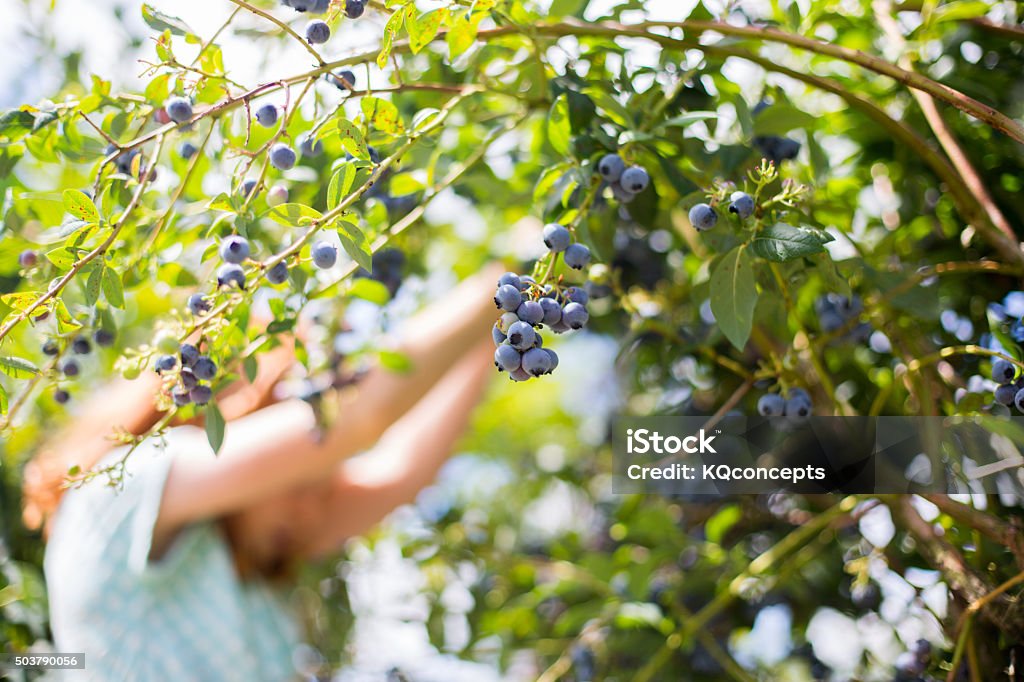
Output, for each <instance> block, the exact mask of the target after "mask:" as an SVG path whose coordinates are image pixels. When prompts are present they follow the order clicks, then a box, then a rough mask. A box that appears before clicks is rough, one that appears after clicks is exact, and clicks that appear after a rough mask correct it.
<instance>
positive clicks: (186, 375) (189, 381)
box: [178, 367, 199, 391]
mask: <svg viewBox="0 0 1024 682" xmlns="http://www.w3.org/2000/svg"><path fill="white" fill-rule="evenodd" d="M178 378H179V379H180V380H181V387H182V388H184V389H185V390H186V391H191V390H192V389H193V388H195V387H196V386H198V385H199V379H197V378H196V375H195V373H194V372H193V371H192V370H191V369H189V368H187V367H186V368H184V369H182V370H181V373H180V374H178Z"/></svg>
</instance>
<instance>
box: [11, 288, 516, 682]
mask: <svg viewBox="0 0 1024 682" xmlns="http://www.w3.org/2000/svg"><path fill="white" fill-rule="evenodd" d="M499 274H500V270H494V269H493V268H492V269H489V270H487V271H486V272H484V273H481V274H480V275H479V276H476V277H473V278H471V279H470V280H467V281H465V282H463V283H462V284H461V285H459V286H458V287H456V288H455V289H454V290H453V291H452V292H451V294H450V295H448V296H447V297H445V298H444V299H443V300H441V301H439V302H438V303H436V304H434V305H432V306H431V307H430V308H428V309H427V310H425V311H423V312H422V313H420V314H419V315H417V316H416V317H414V318H413V319H412V320H410V321H409V323H408V324H407V325H406V326H405V327H404V329H403V331H402V333H401V335H400V337H399V339H398V342H397V348H396V349H397V350H398V351H400V352H401V353H403V354H404V355H405V356H407V357H408V358H409V360H410V363H411V369H410V370H409V371H408V372H406V373H403V374H397V373H393V372H390V371H388V370H386V369H383V368H373V369H371V370H370V371H369V372H368V373H367V374H366V375H365V376H364V377H363V379H362V380H361V381H360V382H359V383H358V385H357V386H355V387H352V388H348V389H345V390H343V391H342V392H341V393H340V394H339V396H338V405H339V408H338V412H337V415H336V418H335V419H334V421H333V423H332V425H331V426H330V427H329V428H327V430H326V431H324V432H321V433H317V430H316V425H315V422H314V419H313V416H312V412H311V410H310V408H309V407H308V405H307V404H305V403H303V402H301V401H299V400H286V401H282V402H277V403H275V402H274V400H273V397H272V393H273V388H274V385H275V383H276V382H277V381H278V379H279V378H280V377H281V376H282V375H283V373H284V372H285V371H286V370H287V369H288V367H290V365H291V364H292V362H293V358H292V355H291V350H290V349H289V348H285V347H282V348H278V349H276V350H274V351H272V352H271V353H268V354H266V355H265V356H264V357H263V358H262V359H261V364H260V370H259V372H258V376H257V377H256V379H255V381H253V382H252V383H251V384H249V383H244V382H241V381H240V382H238V383H237V384H236V385H235V386H232V387H230V388H229V389H228V390H226V391H224V392H222V394H221V395H220V396H219V397H218V404H219V406H220V408H221V410H222V412H223V413H224V415H225V418H226V419H228V426H227V430H226V437H225V441H224V444H223V446H222V448H221V450H220V453H219V454H216V455H215V454H214V453H213V452H212V450H211V448H210V446H209V445H208V444H207V441H206V437H205V435H204V433H203V431H202V430H201V429H199V428H197V427H196V426H188V425H186V426H177V427H175V428H172V429H170V430H169V431H168V432H167V433H166V435H165V436H164V437H163V438H162V439H160V438H150V439H148V440H147V441H145V442H144V443H143V444H142V445H141V446H140V447H138V448H137V449H136V451H135V452H134V453H132V454H131V456H130V457H129V458H128V459H127V464H126V473H125V477H124V484H123V486H122V487H121V488H120V489H118V488H115V487H111V486H108V485H104V480H103V477H102V476H101V477H98V478H96V479H94V480H92V481H90V482H87V483H85V484H84V485H82V486H81V487H78V488H75V487H72V488H70V489H68V488H67V486H66V483H67V481H66V476H67V472H68V469H69V468H70V467H71V466H73V465H77V466H78V467H80V468H81V470H83V471H86V470H88V469H90V468H92V467H94V466H97V465H99V466H102V465H104V464H108V463H111V462H116V461H117V460H118V458H119V457H121V456H123V454H124V449H123V448H117V449H114V450H111V447H112V443H111V442H110V440H109V436H110V434H111V432H112V430H113V429H114V428H115V427H120V428H123V429H124V430H126V431H129V432H131V433H133V434H141V433H145V432H146V431H147V430H148V429H149V428H150V427H151V426H152V425H153V424H155V423H156V421H157V420H158V419H159V417H160V415H159V413H157V411H156V410H155V409H154V407H153V394H154V392H155V391H156V390H157V384H158V382H157V380H156V379H149V380H137V381H135V382H125V381H121V382H118V383H116V384H115V385H114V386H112V387H110V388H108V389H106V390H104V391H103V392H102V395H97V396H96V398H95V399H94V401H93V402H92V403H90V404H88V405H87V406H86V407H85V408H84V409H83V410H82V411H81V413H80V414H79V415H78V418H77V419H76V421H75V423H73V424H72V425H71V426H70V427H69V428H68V429H67V430H66V431H65V433H64V434H63V435H62V436H60V437H58V438H57V439H56V440H55V441H54V442H53V443H51V444H50V445H49V446H48V447H47V448H46V449H45V451H43V452H41V453H39V455H38V456H37V457H36V458H35V459H34V460H33V461H32V462H31V463H30V464H29V466H28V467H27V469H26V472H25V493H26V495H25V499H26V506H25V512H24V516H25V521H26V523H27V524H28V525H29V527H40V526H42V527H45V529H46V530H47V536H48V546H47V554H46V560H45V572H46V579H47V583H48V587H49V594H50V611H51V618H52V626H53V633H54V639H55V645H56V648H57V650H58V651H63V652H82V653H84V654H85V670H84V671H75V672H74V673H72V675H70V676H69V678H71V679H93V680H147V681H157V680H172V679H173V680H217V681H218V682H224V681H226V680H247V681H252V680H288V679H292V678H294V677H295V674H296V673H295V670H294V668H293V666H292V652H293V649H294V647H295V646H296V644H298V642H299V633H298V628H297V624H296V620H295V618H294V617H293V614H291V613H290V612H289V610H288V608H287V606H286V602H285V596H286V591H287V588H288V587H289V585H290V579H291V578H292V576H293V575H294V569H295V567H296V566H297V565H298V564H300V563H301V562H303V561H309V560H312V559H316V558H317V557H321V556H323V555H325V554H328V553H330V552H334V551H337V550H338V549H340V548H341V547H342V544H343V543H344V541H345V540H346V539H347V538H350V537H352V536H355V535H359V534H360V533H364V532H366V531H367V530H368V529H369V528H371V527H372V526H373V525H374V524H376V523H377V522H378V521H380V520H381V519H382V518H383V517H384V516H385V515H387V514H388V513H389V512H390V511H391V510H393V509H394V508H395V507H397V506H399V505H402V504H405V503H408V502H411V501H413V499H414V498H415V496H416V494H417V492H418V491H419V490H421V489H422V488H423V487H424V486H426V485H428V484H429V483H430V482H431V481H432V480H433V478H434V476H435V474H436V472H437V470H438V468H439V467H440V466H441V464H442V463H443V462H444V460H445V458H446V457H447V456H448V454H449V452H450V451H451V449H452V447H453V445H454V443H455V442H456V440H457V439H458V438H459V435H460V434H461V433H462V431H463V430H464V428H465V426H466V423H467V420H468V419H469V416H470V414H471V412H472V409H473V407H474V406H475V405H476V404H477V402H478V401H479V400H480V397H481V394H482V392H483V389H484V386H485V384H486V378H487V376H488V375H489V372H491V371H493V368H492V365H491V354H492V353H493V346H492V344H491V340H490V334H489V333H488V328H489V326H490V324H492V323H493V319H494V311H493V307H492V306H493V303H492V302H491V299H490V289H491V288H492V284H493V281H494V280H495V279H496V278H497V277H498V275H499ZM364 451H369V452H366V454H363V455H362V456H360V457H357V458H352V457H353V455H356V454H358V453H363V452H364Z"/></svg>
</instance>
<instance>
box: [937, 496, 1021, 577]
mask: <svg viewBox="0 0 1024 682" xmlns="http://www.w3.org/2000/svg"><path fill="white" fill-rule="evenodd" d="M921 497H923V498H925V499H926V500H928V501H929V502H931V503H932V504H934V505H935V506H936V507H938V508H939V511H941V512H942V513H943V514H946V515H947V516H949V517H951V518H952V519H953V520H955V521H956V522H957V523H961V524H964V525H966V526H969V527H971V528H973V529H974V530H976V531H978V532H979V533H981V534H982V535H984V536H985V537H987V538H988V539H990V540H992V541H993V542H996V543H998V544H1000V545H1003V546H1004V547H1006V548H1007V549H1009V550H1010V551H1011V552H1012V553H1013V556H1014V558H1015V559H1016V560H1017V565H1018V566H1019V567H1020V568H1022V569H1024V529H1022V527H1021V523H1020V520H1019V519H1017V518H1013V519H1012V520H1011V521H1010V522H1009V523H1008V522H1006V521H1003V520H1002V519H1000V518H999V517H997V516H994V515H993V514H989V513H986V512H983V511H981V510H978V509H975V508H974V507H972V506H970V505H967V504H964V503H962V502H957V501H956V500H954V499H952V498H951V497H950V496H949V495H940V494H938V493H925V494H923V495H921Z"/></svg>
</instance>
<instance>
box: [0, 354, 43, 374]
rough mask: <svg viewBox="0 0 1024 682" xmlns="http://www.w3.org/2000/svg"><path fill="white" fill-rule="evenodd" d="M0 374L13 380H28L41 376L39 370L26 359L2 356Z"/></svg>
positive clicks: (0, 358) (0, 357)
mask: <svg viewBox="0 0 1024 682" xmlns="http://www.w3.org/2000/svg"><path fill="white" fill-rule="evenodd" d="M0 372H3V373H4V374H6V375H7V376H9V377H11V378H13V379H28V378H30V377H34V376H35V375H37V374H39V368H38V367H36V366H35V365H33V364H32V363H31V362H29V361H28V360H26V359H24V358H16V357H14V356H13V355H8V356H3V355H0Z"/></svg>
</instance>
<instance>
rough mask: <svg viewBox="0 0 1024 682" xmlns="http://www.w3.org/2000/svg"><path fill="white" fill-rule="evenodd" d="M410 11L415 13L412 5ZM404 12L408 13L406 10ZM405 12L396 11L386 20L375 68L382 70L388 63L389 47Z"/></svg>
mask: <svg viewBox="0 0 1024 682" xmlns="http://www.w3.org/2000/svg"><path fill="white" fill-rule="evenodd" d="M409 8H411V11H413V12H415V11H416V8H415V7H413V6H412V5H410V6H409ZM409 8H407V10H406V11H408V9H409ZM406 11H398V12H395V13H394V14H392V15H391V18H390V19H388V23H387V24H385V25H384V36H383V37H382V38H381V41H380V53H379V54H378V55H377V66H379V67H380V68H382V69H383V68H384V66H385V65H386V64H387V63H388V59H390V58H391V46H392V45H394V43H395V36H397V35H398V32H399V31H400V30H401V29H402V23H403V22H404V21H405V15H406Z"/></svg>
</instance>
